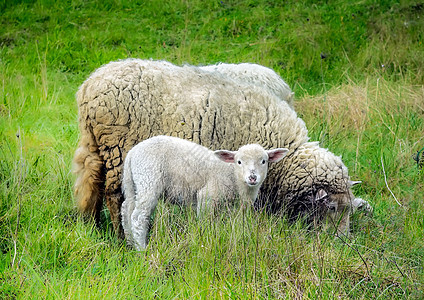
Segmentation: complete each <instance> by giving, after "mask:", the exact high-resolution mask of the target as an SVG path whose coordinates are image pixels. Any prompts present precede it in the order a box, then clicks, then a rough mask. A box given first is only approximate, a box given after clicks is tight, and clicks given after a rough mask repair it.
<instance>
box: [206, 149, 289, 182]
mask: <svg viewBox="0 0 424 300" xmlns="http://www.w3.org/2000/svg"><path fill="white" fill-rule="evenodd" d="M288 151H289V150H288V149H286V148H276V149H272V150H264V149H263V148H262V147H261V146H260V145H257V144H249V145H245V146H243V147H241V148H240V149H239V150H238V151H228V150H217V151H215V152H214V153H215V155H216V156H217V157H218V158H219V159H221V160H222V161H224V162H227V163H234V168H235V175H236V178H237V180H238V181H239V182H244V183H245V184H247V185H248V186H249V187H258V188H259V186H260V185H261V184H262V182H263V181H264V180H265V177H266V175H267V172H268V163H273V162H278V161H280V160H281V159H283V157H284V156H285V155H286V154H287V152H288Z"/></svg>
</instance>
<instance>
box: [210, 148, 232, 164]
mask: <svg viewBox="0 0 424 300" xmlns="http://www.w3.org/2000/svg"><path fill="white" fill-rule="evenodd" d="M213 154H215V155H216V156H217V157H218V158H219V159H220V160H222V161H225V162H226V163H233V162H234V156H235V155H236V151H228V150H216V151H214V153H213Z"/></svg>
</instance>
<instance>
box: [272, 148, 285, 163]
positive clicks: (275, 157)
mask: <svg viewBox="0 0 424 300" xmlns="http://www.w3.org/2000/svg"><path fill="white" fill-rule="evenodd" d="M288 152H289V149H287V148H275V149H272V150H268V151H267V153H268V161H269V162H277V161H280V160H282V159H283V157H284V156H286V154H287V153H288Z"/></svg>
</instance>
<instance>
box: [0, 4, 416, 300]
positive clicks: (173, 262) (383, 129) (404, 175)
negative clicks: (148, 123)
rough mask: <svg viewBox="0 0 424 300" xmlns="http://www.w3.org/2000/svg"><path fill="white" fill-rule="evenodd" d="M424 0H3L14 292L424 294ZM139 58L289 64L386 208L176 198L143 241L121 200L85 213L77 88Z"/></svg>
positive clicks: (0, 20)
mask: <svg viewBox="0 0 424 300" xmlns="http://www.w3.org/2000/svg"><path fill="white" fill-rule="evenodd" d="M423 9H424V4H423V3H422V2H419V1H383V2H382V1H379V2H375V1H371V0H364V1H356V2H348V1H332V2H331V3H327V2H316V1H310V2H307V1H306V2H305V1H304V2H302V3H300V2H298V1H284V2H281V3H280V2H272V1H262V0H252V1H177V0H175V1H149V2H147V3H143V2H138V1H131V2H129V1H128V2H125V1H114V2H112V1H107V2H105V1H103V2H101V1H91V2H86V1H66V2H59V1H47V0H45V1H41V0H40V1H1V0H0V70H1V71H0V137H1V139H0V250H1V252H2V255H0V298H2V299H15V298H17V299H26V298H33V297H38V298H47V299H80V298H84V299H98V298H102V299H103V298H104V299H127V298H154V297H159V298H184V299H185V298H196V299H197V298H202V299H203V298H217V299H221V298H259V299H262V298H284V299H317V298H321V299H330V298H355V299H356V298H359V299H369V298H376V299H387V298H389V299H390V298H395V299H399V298H408V299H420V298H422V297H423V294H424V291H423V288H422V286H423V284H424V271H423V255H424V242H423V239H422V237H423V234H424V232H423V228H424V227H423V226H424V224H423V222H424V214H423V211H424V207H423V201H422V199H423V198H424V184H423V182H424V181H423V171H420V170H419V169H418V167H417V163H416V162H415V161H414V160H413V156H414V155H415V154H416V153H417V151H419V150H420V149H422V148H423V147H424V135H423V132H424V87H423V82H424V75H423V70H424V65H423V64H424V60H423V57H424V53H423V52H424V48H423V45H422V41H423V33H422V28H423V22H424V18H422V12H423ZM127 57H140V58H155V59H165V60H169V61H171V62H173V63H176V64H182V63H190V64H211V63H216V62H219V61H223V62H242V61H249V62H255V63H260V64H263V65H265V66H268V67H271V68H273V69H274V70H276V71H277V72H278V73H279V74H281V76H282V77H283V78H284V79H286V80H287V82H288V83H289V84H290V86H292V87H293V89H294V91H295V92H296V103H295V106H296V110H297V111H298V113H299V115H300V116H301V117H302V118H303V119H304V120H305V122H306V124H307V126H308V129H309V131H310V136H311V139H312V140H320V141H321V143H322V145H323V146H325V147H328V148H329V149H330V150H331V151H333V152H334V153H337V154H340V155H343V161H344V162H345V164H346V165H347V167H348V168H349V172H350V175H351V177H352V178H353V179H354V180H362V181H363V183H362V185H360V186H359V187H356V188H355V194H357V195H358V196H360V197H362V198H364V199H366V200H367V201H369V202H370V203H371V204H372V205H373V207H374V215H373V216H372V217H369V216H365V215H363V214H361V213H357V214H356V215H354V217H353V221H352V235H351V237H350V238H335V237H334V236H333V234H332V232H327V231H318V230H308V229H307V228H306V227H305V226H303V225H302V224H301V223H294V224H292V223H288V222H287V221H286V220H285V219H284V217H278V216H269V215H266V214H264V213H260V212H259V213H258V212H252V211H247V212H246V213H245V214H243V213H241V212H240V211H239V210H238V209H236V208H235V209H232V210H229V211H223V212H222V213H221V214H220V215H217V216H214V217H213V216H209V217H207V218H204V219H201V220H198V219H197V218H196V217H195V215H194V213H193V211H191V210H190V209H186V208H180V207H178V206H173V205H170V204H167V203H160V205H159V207H158V210H157V212H156V216H155V221H154V224H153V227H152V236H151V240H150V244H149V247H148V250H147V251H146V252H142V253H137V252H135V251H133V250H131V249H129V248H127V247H126V246H125V245H124V244H123V243H122V242H120V241H118V240H117V239H116V238H115V236H114V235H113V234H112V233H111V228H110V226H111V225H110V223H108V221H109V219H108V213H107V211H106V210H105V211H104V212H103V218H104V219H105V222H104V224H103V227H102V228H96V227H94V226H93V225H92V224H91V223H89V222H85V221H84V220H82V218H81V217H80V216H79V215H78V214H77V212H76V209H75V204H74V199H73V195H72V184H73V181H74V178H73V175H72V173H71V172H70V169H71V160H72V156H73V151H74V150H75V147H76V143H77V140H78V124H77V107H76V103H75V97H74V94H75V92H76V90H77V89H78V86H79V85H80V84H81V83H82V82H83V80H84V79H85V78H87V76H88V75H89V74H90V72H92V71H94V70H95V69H96V68H98V67H99V66H101V65H102V64H104V63H107V62H109V61H110V60H116V59H122V58H127ZM321 57H323V58H321ZM383 169H384V171H383ZM395 197H396V199H395ZM396 200H397V201H398V202H399V203H400V205H399V204H398V203H397V201H396ZM34 295H37V296H34Z"/></svg>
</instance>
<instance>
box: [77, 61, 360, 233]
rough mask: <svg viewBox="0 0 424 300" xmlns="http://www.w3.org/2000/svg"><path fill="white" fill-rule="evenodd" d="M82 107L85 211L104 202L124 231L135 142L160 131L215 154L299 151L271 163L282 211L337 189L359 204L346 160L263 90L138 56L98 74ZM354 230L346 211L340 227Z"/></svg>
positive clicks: (265, 197) (274, 204)
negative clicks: (125, 179)
mask: <svg viewBox="0 0 424 300" xmlns="http://www.w3.org/2000/svg"><path fill="white" fill-rule="evenodd" d="M77 102H78V108H79V128H80V131H81V139H80V142H79V145H78V148H77V150H76V152H75V157H74V170H75V173H76V174H77V180H76V183H75V195H76V198H77V201H78V206H79V209H80V210H81V211H82V212H84V213H86V214H91V215H92V216H94V217H95V218H97V219H98V217H99V210H100V209H101V204H102V201H103V197H104V198H105V199H106V204H107V206H108V209H109V211H110V215H111V219H112V222H113V225H114V228H115V230H116V231H117V232H118V233H119V234H120V235H121V234H122V229H121V225H120V207H121V204H122V201H123V198H122V195H121V173H122V166H123V160H124V159H125V156H126V153H127V152H128V151H129V150H130V149H131V148H132V147H133V146H134V145H135V144H137V143H139V142H140V141H143V140H145V139H147V138H150V137H152V136H155V135H169V136H175V137H179V138H183V139H187V140H190V141H193V142H195V143H198V144H201V145H203V146H205V147H208V148H210V149H211V150H216V149H223V148H225V149H229V150H237V149H238V148H239V147H240V146H242V145H244V144H247V143H257V144H260V145H262V146H263V147H264V148H265V149H271V148H276V147H284V148H289V150H290V152H289V154H288V155H287V157H286V158H284V159H283V160H282V161H281V162H279V163H277V164H274V165H273V166H271V167H270V170H269V176H268V177H267V179H266V181H265V182H264V184H263V188H262V192H261V195H260V197H261V199H262V204H263V205H267V206H268V207H271V208H272V210H278V209H280V208H282V207H286V208H288V209H289V211H290V208H292V210H294V213H297V212H296V210H298V208H297V207H298V202H302V201H304V202H305V205H306V207H307V208H308V207H309V206H310V205H309V206H308V201H309V202H313V201H312V200H311V199H312V198H313V195H315V194H316V193H317V191H318V190H319V189H324V190H325V191H326V192H327V193H328V195H329V200H327V201H330V202H331V201H336V202H337V203H338V208H337V209H338V213H340V212H342V211H344V209H345V207H348V206H349V203H350V201H352V199H353V194H352V192H351V191H350V187H349V185H348V182H349V176H348V172H347V169H346V167H345V166H344V164H343V163H342V161H341V159H340V158H339V157H337V156H335V155H334V154H332V153H331V152H329V151H328V150H326V149H323V148H320V147H319V146H318V144H317V143H309V142H307V141H308V136H307V134H308V131H307V129H306V127H305V123H304V122H303V121H302V120H301V119H300V118H298V117H297V115H296V113H295V111H294V110H293V109H291V107H290V106H289V105H288V104H287V103H286V102H284V101H281V99H279V98H277V97H276V96H275V94H274V93H271V92H268V91H267V90H266V89H265V88H263V87H260V86H257V85H249V84H243V82H241V81H237V80H235V79H231V78H228V77H225V76H223V75H222V74H219V73H217V72H209V71H207V70H201V69H199V68H197V67H193V66H183V67H179V66H175V65H172V64H171V63H168V62H165V61H153V60H138V59H129V60H123V61H118V62H111V63H109V64H107V65H105V66H103V67H101V68H99V69H98V70H96V71H95V72H94V73H93V74H91V76H90V77H89V78H88V79H87V80H86V81H85V82H84V83H83V84H82V86H81V87H80V89H79V91H78V92H77ZM308 195H309V196H308ZM311 195H312V196H311ZM311 197H312V198H311ZM305 199H306V200H305ZM309 204H310V203H309ZM302 205H303V204H302ZM299 207H300V206H299ZM299 209H300V208H299ZM326 213H327V212H326V211H324V212H323V213H322V214H323V215H325V214H326ZM348 226H349V213H346V214H344V216H343V219H342V222H341V224H340V225H339V229H340V230H341V231H345V229H348Z"/></svg>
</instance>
